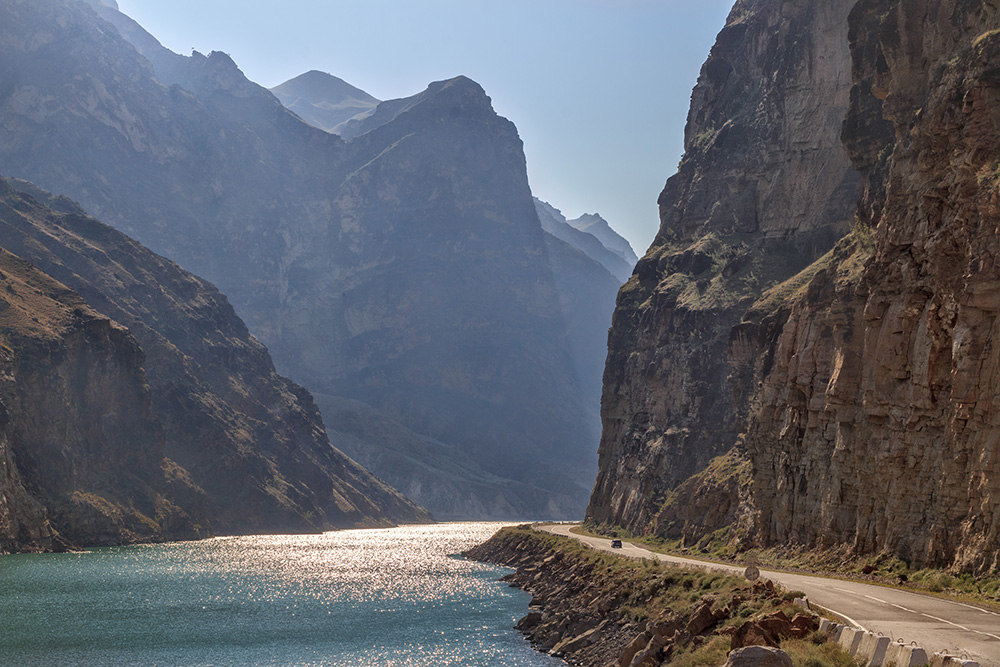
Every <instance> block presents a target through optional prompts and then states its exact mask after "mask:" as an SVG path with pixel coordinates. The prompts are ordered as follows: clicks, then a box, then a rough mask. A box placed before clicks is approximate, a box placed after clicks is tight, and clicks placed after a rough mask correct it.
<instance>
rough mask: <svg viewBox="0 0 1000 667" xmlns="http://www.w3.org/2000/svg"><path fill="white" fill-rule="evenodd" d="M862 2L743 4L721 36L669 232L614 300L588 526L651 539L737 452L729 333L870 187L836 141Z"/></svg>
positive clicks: (837, 232)
mask: <svg viewBox="0 0 1000 667" xmlns="http://www.w3.org/2000/svg"><path fill="white" fill-rule="evenodd" d="M852 4H853V3H852V2H850V1H849V0H836V1H834V2H826V3H814V2H807V1H805V0H797V1H780V0H754V1H748V0H741V1H740V2H738V3H737V4H736V6H735V7H734V8H733V10H732V12H731V14H730V16H729V19H728V21H727V24H726V27H725V28H724V29H723V30H722V32H721V33H720V34H719V37H718V40H717V42H716V44H715V46H714V48H713V49H712V53H711V55H710V56H709V59H708V61H707V62H706V63H705V65H704V67H703V68H702V72H701V76H700V77H699V79H698V84H697V86H696V87H695V89H694V93H693V95H692V104H691V111H690V113H689V115H688V123H687V128H686V130H685V155H684V158H683V160H682V161H681V164H680V167H679V170H678V173H677V174H676V175H675V176H673V177H672V178H671V179H670V180H669V181H668V182H667V184H666V187H665V189H664V190H663V193H662V194H661V195H660V199H659V204H660V220H661V227H660V231H659V234H658V235H657V237H656V239H655V240H654V242H653V244H652V246H651V247H650V249H649V251H648V252H647V253H646V256H645V257H643V258H642V259H641V260H640V261H639V264H638V265H637V267H636V270H635V273H634V275H633V276H632V278H631V279H630V280H629V281H628V282H627V283H626V284H625V286H624V287H623V288H622V290H621V291H620V293H619V295H618V301H617V308H616V311H615V314H614V321H613V325H612V330H611V334H610V337H609V352H608V362H607V366H606V369H605V375H604V396H603V401H602V421H603V425H604V430H603V436H602V439H601V445H600V467H599V472H598V477H597V483H596V486H595V488H594V492H593V495H592V497H591V502H590V506H589V509H588V513H587V515H588V518H589V519H591V520H592V521H595V522H597V523H609V524H616V525H623V526H626V527H629V528H632V529H636V530H643V529H644V528H645V527H647V526H648V525H649V524H650V521H651V520H652V519H653V517H655V516H656V515H657V514H658V513H659V512H660V510H661V508H662V506H663V504H664V502H666V500H667V499H668V496H669V495H670V494H671V491H672V490H673V489H675V488H676V487H677V486H678V485H680V484H681V483H682V482H683V481H684V480H685V479H687V478H688V477H690V476H691V475H692V474H694V473H696V472H698V471H700V470H702V469H703V468H704V467H705V466H706V465H707V464H708V462H709V461H710V460H711V459H712V458H714V457H716V456H718V455H721V454H723V453H725V452H726V451H728V450H729V449H730V448H732V447H733V445H734V444H735V443H736V440H737V436H738V434H739V433H740V432H741V431H742V430H743V424H744V421H745V418H746V414H747V407H748V406H747V403H746V399H745V398H744V399H743V400H738V399H737V398H736V397H734V392H733V391H732V389H731V388H730V385H729V366H728V365H727V349H728V345H729V336H730V331H731V330H732V328H733V327H734V326H736V325H737V324H739V322H740V320H741V318H742V317H743V314H744V313H745V312H746V310H747V308H748V307H749V306H750V305H751V304H752V303H753V302H754V301H755V300H756V299H757V298H758V297H759V296H760V295H761V294H762V293H763V292H764V290H766V289H768V288H769V287H771V286H773V285H775V284H776V283H780V282H781V281H783V280H785V279H787V278H789V277H790V276H792V275H794V274H795V273H797V272H798V271H800V270H802V269H803V268H804V267H806V266H807V265H809V264H810V263H811V262H812V261H813V260H815V259H817V258H818V257H820V256H822V255H823V254H824V253H825V252H826V251H828V250H829V249H830V248H831V247H832V246H833V244H834V243H835V241H836V240H837V239H838V238H839V237H840V236H842V235H843V234H844V233H845V232H846V231H847V229H848V227H849V222H850V220H851V218H852V217H853V214H854V208H855V202H856V200H857V196H858V194H859V192H860V189H861V185H860V177H859V175H858V174H857V172H856V171H855V170H854V169H853V168H852V166H851V164H850V162H849V160H848V158H847V155H846V153H845V152H844V150H843V149H842V148H841V146H840V127H841V122H842V119H843V117H844V114H845V112H846V110H847V107H848V104H849V101H850V91H851V66H850V62H851V61H850V52H849V49H848V43H847V14H848V11H849V10H850V7H851V5H852ZM739 381H740V379H739V378H737V382H739ZM746 393H748V392H744V394H746Z"/></svg>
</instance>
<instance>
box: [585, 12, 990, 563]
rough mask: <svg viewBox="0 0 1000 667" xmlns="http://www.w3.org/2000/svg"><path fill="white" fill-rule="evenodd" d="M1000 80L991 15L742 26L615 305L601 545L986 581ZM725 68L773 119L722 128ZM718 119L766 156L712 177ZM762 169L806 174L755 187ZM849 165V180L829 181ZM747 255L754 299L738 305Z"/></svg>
mask: <svg viewBox="0 0 1000 667" xmlns="http://www.w3.org/2000/svg"><path fill="white" fill-rule="evenodd" d="M834 5H836V7H837V8H836V9H834ZM765 17H770V20H769V21H763V19H764V18H765ZM779 17H783V18H782V20H780V21H779V20H778V18H779ZM803 19H810V20H803ZM785 30H792V31H793V32H791V33H787V32H784V31H785ZM782 35H785V36H786V41H784V42H782V41H781V36H782ZM734 36H739V37H740V39H735V38H734ZM775 42H776V43H779V44H782V43H783V44H785V45H786V46H787V47H788V48H787V50H786V51H784V52H782V56H783V57H782V59H780V60H769V59H768V54H769V53H770V52H769V51H767V50H760V48H759V47H760V46H761V45H764V44H769V43H775ZM748 45H753V46H755V47H758V50H747V49H748ZM817 45H826V46H827V50H825V51H823V50H822V49H820V50H819V51H817ZM837 45H839V46H837ZM737 47H739V48H737ZM820 53H826V55H827V56H828V58H827V59H824V58H822V57H820V56H819V54H820ZM726 54H728V56H727V58H724V56H726ZM734 54H739V55H740V56H742V57H743V58H745V59H746V60H748V61H751V63H752V64H743V62H742V60H740V59H737V58H736V57H735V56H734ZM997 62H1000V7H998V6H997V4H996V3H993V2H964V1H961V0H937V1H931V0H914V1H912V2H911V1H906V2H901V1H898V0H862V1H860V2H843V3H834V4H829V5H826V6H825V7H824V8H823V9H822V10H821V9H819V8H816V7H807V6H806V3H794V2H758V3H743V2H740V3H737V5H736V7H735V8H734V10H733V12H732V14H731V15H730V18H729V23H728V25H727V27H726V29H725V30H723V32H722V33H721V34H720V36H719V41H718V43H717V44H716V47H715V49H714V50H713V52H712V55H711V57H710V58H709V61H708V63H707V64H706V65H705V69H704V71H703V73H702V77H701V79H700V80H699V84H698V88H696V90H695V93H694V96H693V101H692V111H691V115H690V119H689V124H688V130H687V137H686V138H687V142H688V153H687V155H686V156H685V158H684V161H683V162H682V164H681V168H680V172H679V173H678V175H677V176H674V177H673V178H672V179H671V180H670V181H669V182H668V185H667V188H666V190H665V191H664V194H663V195H662V196H661V199H660V203H661V207H662V208H661V212H662V219H663V226H662V227H661V230H660V234H659V236H658V237H657V240H656V242H655V243H654V245H653V247H652V248H651V249H650V251H649V253H648V254H647V256H646V257H645V258H644V259H643V260H642V262H640V264H639V267H638V268H637V270H636V274H635V276H634V277H633V278H632V280H631V281H630V282H629V283H628V284H627V285H626V286H625V287H624V288H623V290H622V292H621V293H620V295H619V300H618V310H617V312H616V315H615V323H614V328H613V331H612V335H611V342H612V347H611V353H610V357H609V364H608V367H607V370H606V374H605V399H604V400H605V402H604V425H605V433H604V439H603V441H602V449H601V470H600V473H599V477H598V484H597V487H596V488H595V493H594V497H593V498H592V501H591V506H590V511H589V516H590V518H591V519H592V520H593V521H594V522H595V523H598V524H600V523H607V524H613V525H619V526H624V527H626V528H629V529H631V530H634V531H635V532H641V533H656V534H659V535H664V536H669V537H679V538H682V539H683V540H684V543H685V544H694V543H696V542H698V541H700V540H702V539H704V538H705V537H706V536H709V535H713V536H714V537H713V539H717V540H718V539H727V540H731V541H732V542H733V543H735V544H736V545H737V546H744V547H748V546H761V547H772V546H778V547H782V546H789V545H790V546H794V547H804V548H806V549H813V550H817V551H824V552H827V553H834V554H839V555H843V556H848V557H849V556H867V555H875V554H885V555H888V556H893V557H897V558H900V559H902V560H903V561H905V562H906V563H908V564H909V565H911V566H913V567H918V568H919V567H925V566H935V567H949V568H952V569H955V570H960V571H967V572H980V573H982V572H989V571H995V570H996V568H997V567H998V564H1000V563H998V560H997V559H998V546H1000V462H998V457H1000V449H998V446H1000V445H998V433H997V429H998V426H1000V421H998V420H1000V416H998V408H997V407H996V398H995V396H994V392H993V391H992V385H993V383H994V379H995V377H996V376H997V372H998V365H1000V356H998V354H1000V353H998V352H997V348H996V346H995V344H994V342H993V341H994V335H995V334H996V333H997V326H998V325H997V315H996V314H997V310H998V309H1000V290H998V288H997V285H998V284H1000V275H998V272H1000V268H998V267H997V263H996V257H997V256H998V252H1000V247H998V244H1000V241H998V236H1000V219H998V215H1000V149H998V148H997V147H998V146H1000V142H998V138H1000V111H998V109H1000V105H998V104H997V102H998V100H1000V69H998V67H997V65H996V63H997ZM720 63H722V64H720ZM725 63H737V64H739V65H741V66H742V67H743V69H744V70H745V71H753V72H754V73H755V75H756V78H755V79H753V80H755V81H756V80H759V81H762V82H764V83H763V84H762V85H763V86H764V88H763V90H765V91H766V93H767V94H763V93H762V94H761V95H760V96H759V97H753V96H751V95H748V94H746V93H745V92H742V93H740V94H737V95H735V96H734V97H733V99H732V101H731V103H729V105H728V106H727V100H728V99H729V98H727V97H726V95H725V94H724V93H726V92H729V93H732V92H733V91H734V90H737V87H736V86H735V85H734V84H730V83H729V81H730V80H729V79H725V81H726V85H725V86H723V87H722V88H721V91H722V92H721V93H720V92H719V88H718V86H714V87H713V86H712V85H710V84H711V82H712V81H713V80H716V79H718V77H719V76H720V75H719V74H718V72H732V71H737V70H736V65H730V67H729V68H728V69H727V68H726V67H723V64H725ZM823 63H826V67H823V66H821V64H823ZM832 63H836V65H832ZM833 71H836V72H837V73H838V76H837V77H835V78H831V77H830V73H831V72H833ZM729 76H730V77H732V76H733V75H732V74H731V73H730V74H729ZM848 76H849V80H850V82H851V83H850V85H847V79H846V78H845V77H848ZM713 77H714V78H713ZM739 80H740V79H736V80H735V81H739ZM834 80H835V81H836V82H837V85H831V82H832V81H834ZM820 82H825V85H824V86H823V87H822V89H820V88H810V86H818V84H819V83H820ZM824 91H825V93H824ZM834 93H835V94H834ZM799 94H803V95H805V97H803V98H801V99H800V103H799V104H794V103H792V104H789V103H787V101H788V100H794V99H797V98H796V96H797V95H799ZM806 100H808V101H809V104H805V101H806ZM778 101H782V105H781V106H780V108H781V109H782V110H783V111H784V113H770V114H769V113H768V110H769V109H773V108H774V105H775V104H776V102H778ZM803 105H805V106H803ZM810 105H817V106H810ZM807 108H808V109H812V110H813V112H814V113H812V114H806V115H801V114H799V113H788V112H790V111H792V112H794V111H796V110H799V111H801V110H803V109H807ZM820 108H822V109H823V110H824V111H825V112H827V114H826V115H824V116H823V117H822V118H821V117H820V116H819V115H817V114H818V112H819V109H820ZM714 114H721V117H722V118H729V117H732V118H735V119H739V118H744V117H749V118H753V119H755V120H756V121H758V122H759V125H758V126H756V127H757V128H758V130H759V135H758V136H759V137H760V138H761V141H760V143H759V144H755V145H759V146H760V147H761V151H762V152H761V153H760V154H759V155H758V154H756V153H754V152H752V151H748V150H745V149H742V144H736V145H733V146H731V147H730V148H729V150H728V151H727V152H726V153H725V154H724V155H725V157H726V158H728V161H723V160H722V158H721V156H720V158H719V159H718V160H716V161H715V162H713V161H712V160H711V152H710V151H706V150H705V149H704V148H703V147H702V145H701V143H700V142H708V145H709V146H711V145H712V142H717V141H724V140H725V139H726V137H727V136H728V135H727V132H729V133H734V135H735V136H736V137H744V138H745V137H747V136H750V135H749V134H748V131H747V130H746V129H745V127H746V126H745V125H744V126H741V125H739V124H738V123H737V122H735V121H728V122H727V123H724V124H723V125H721V126H720V125H718V124H715V123H711V122H708V121H706V120H705V119H707V118H711V117H713V115H714ZM741 114H742V115H741ZM795 119H798V120H801V121H805V122H802V123H801V124H796V123H791V122H790V121H792V120H795ZM720 127H721V129H719V128H720ZM751 127H753V126H751ZM716 130H718V131H717V132H716ZM737 130H739V131H737ZM764 139H766V141H764ZM805 147H811V150H809V151H807V152H801V153H797V152H795V151H792V153H791V155H793V156H795V155H798V156H799V157H800V158H801V161H800V162H798V163H796V162H794V161H793V160H792V158H791V157H789V151H790V150H792V148H798V149H803V148H805ZM761 155H762V156H766V158H768V159H770V160H774V161H775V162H774V164H777V165H784V164H786V163H787V164H795V165H796V167H795V169H794V170H790V171H788V172H783V171H782V170H780V169H777V168H774V169H773V170H772V171H771V172H770V173H769V176H770V177H769V178H766V179H763V180H762V182H759V183H754V182H753V181H752V180H748V179H749V176H748V175H752V174H757V173H759V171H758V170H759V168H760V164H761V159H762V158H761V157H760V156H761ZM847 160H849V161H850V167H847V166H844V165H845V161H847ZM764 164H768V163H767V162H766V161H765V162H764ZM720 165H721V166H720ZM834 165H840V166H839V167H838V169H839V171H838V172H837V173H840V174H841V175H843V176H844V177H845V178H844V180H842V181H838V180H837V179H836V178H829V179H826V178H823V175H824V174H830V171H829V170H830V169H831V168H832V166H834ZM723 167H725V168H726V169H728V170H729V177H728V179H727V178H726V177H725V172H723V174H722V175H721V176H720V175H719V170H720V169H722V168H723ZM710 169H714V171H711V170H710ZM702 171H704V172H705V173H706V174H711V175H712V178H710V179H708V178H702V179H699V178H697V177H696V174H698V173H700V172H702ZM852 175H857V180H855V178H854V176H852ZM835 182H836V183H840V184H841V186H840V187H837V188H831V187H824V185H823V184H824V183H825V184H827V185H831V184H833V183H835ZM848 184H849V185H848ZM699 193H703V194H700V195H699ZM696 195H697V196H696ZM767 195H771V196H770V197H768V196H767ZM807 198H811V200H810V201H809V203H808V204H805V201H806V199H807ZM824 221H825V223H824ZM727 230H728V231H727ZM848 230H849V231H848ZM735 231H739V232H740V235H738V236H737V235H736V234H735ZM845 232H847V233H845ZM727 233H728V236H727V235H726V234H727ZM838 235H839V236H841V237H842V238H840V240H839V241H837V242H836V243H834V241H836V240H837V237H838ZM734 239H739V241H740V243H742V244H743V245H737V244H736V243H735V240H734ZM743 247H746V248H749V249H751V251H750V252H748V253H747V254H746V255H745V256H746V257H747V258H748V259H747V260H741V261H749V262H754V261H756V262H757V264H756V265H754V268H753V272H754V278H755V281H756V282H755V283H754V285H755V286H756V287H757V288H759V289H757V290H750V289H747V288H746V287H745V284H746V281H745V280H744V286H743V287H740V286H734V285H733V283H732V282H730V283H728V284H726V283H725V282H724V281H725V280H726V279H727V277H728V276H738V275H739V270H740V267H741V266H743V264H740V263H737V264H735V265H732V264H731V263H732V262H733V260H734V258H736V259H738V258H741V257H743V256H744V255H741V254H740V253H739V251H738V250H737V249H739V248H743ZM790 257H794V258H795V259H794V260H793V259H790ZM807 257H808V258H809V262H811V263H808V262H803V263H802V264H800V265H798V266H795V262H796V261H800V260H805V259H806V258H807ZM727 262H729V264H727ZM807 263H808V266H806V264H807ZM790 269H794V270H790ZM782 274H784V276H782ZM762 276H764V277H767V278H770V279H773V280H770V281H768V280H762V279H761V277H762ZM723 286H725V287H726V289H719V288H721V287H723ZM713 289H714V290H715V291H714V292H713ZM708 305H711V306H712V307H711V308H709V307H707V306H708ZM696 315H697V316H698V317H696ZM727 450H728V451H727ZM723 452H726V455H725V456H724V457H719V458H716V459H714V460H713V461H711V463H708V459H709V458H710V457H712V456H715V455H718V454H722V453H723ZM720 529H727V530H725V531H723V530H720Z"/></svg>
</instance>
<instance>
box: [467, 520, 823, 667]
mask: <svg viewBox="0 0 1000 667" xmlns="http://www.w3.org/2000/svg"><path fill="white" fill-rule="evenodd" d="M464 555H465V556H466V557H468V558H472V559H474V560H479V561H484V562H489V563H494V564H498V565H504V566H507V567H512V568H515V569H516V572H514V573H513V574H510V575H508V576H506V577H504V581H507V582H508V583H510V584H511V585H512V586H516V587H518V588H521V589H523V590H525V591H528V592H529V593H531V594H532V596H533V599H532V601H531V605H530V607H529V610H528V613H527V615H526V616H524V618H522V619H521V620H520V621H519V622H518V624H517V627H518V629H519V630H521V631H522V632H523V633H524V634H525V635H526V637H527V638H528V640H529V641H531V643H532V644H533V645H534V646H535V647H536V648H537V649H538V650H540V651H544V652H547V653H550V654H552V655H554V656H556V657H560V658H563V659H564V660H566V662H568V663H569V664H572V665H581V666H585V667H605V666H608V665H619V666H621V667H657V666H659V665H663V664H670V663H675V662H677V663H681V662H683V663H687V662H689V661H691V660H694V661H695V662H697V664H717V665H722V664H723V663H725V662H726V655H727V653H728V652H729V651H730V650H731V649H734V648H740V647H744V646H751V645H764V646H773V647H778V646H780V647H781V648H782V649H783V650H785V651H786V652H788V653H789V654H791V655H792V656H793V658H795V657H797V656H798V657H801V658H802V659H803V660H805V659H808V658H809V657H815V658H816V659H817V660H818V663H817V664H821V665H822V664H830V665H833V664H837V662H836V660H835V657H841V656H839V649H838V648H837V647H836V646H835V645H834V644H833V643H830V642H826V641H825V636H824V635H822V634H820V633H817V632H815V630H816V629H817V628H818V622H819V621H818V619H817V618H816V617H815V616H813V615H811V614H808V613H799V611H800V610H797V608H796V607H794V606H793V605H792V604H791V600H792V599H793V598H794V594H793V593H787V592H783V591H781V590H779V589H776V588H775V587H774V586H773V585H772V584H771V583H770V582H757V583H755V584H750V583H749V582H747V581H745V580H743V579H741V578H738V577H731V576H725V575H722V574H719V573H717V572H708V571H701V570H682V569H678V568H674V567H669V566H667V565H665V564H663V563H659V562H654V561H651V560H650V561H636V560H629V559H626V558H621V557H618V556H616V555H613V554H602V553H599V552H596V551H593V550H590V549H588V548H586V547H584V546H582V545H580V544H578V543H576V542H575V541H572V540H567V539H564V538H560V537H557V536H554V535H549V534H545V533H539V532H537V531H534V530H532V529H531V528H530V527H528V526H521V527H517V528H508V529H504V530H502V531H500V532H499V533H497V534H496V535H495V536H494V537H493V538H491V539H490V540H489V541H488V542H486V543H485V544H483V545H481V546H478V547H476V548H474V549H472V550H470V551H468V552H466V553H465V554H464ZM682 656H687V657H685V658H683V659H682Z"/></svg>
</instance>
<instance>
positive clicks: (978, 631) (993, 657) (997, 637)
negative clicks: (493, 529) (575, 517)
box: [539, 524, 1000, 667]
mask: <svg viewBox="0 0 1000 667" xmlns="http://www.w3.org/2000/svg"><path fill="white" fill-rule="evenodd" d="M574 527H575V524H574V525H568V524H559V525H550V526H539V529H540V530H545V531H548V532H550V533H554V534H556V535H562V536H564V537H572V538H574V539H577V540H579V541H581V542H583V543H584V544H587V545H589V546H590V547H592V548H594V549H599V550H601V551H609V552H613V553H620V554H622V555H624V556H631V557H633V558H657V559H659V560H661V561H665V562H668V563H674V564H678V565H685V566H694V567H708V568H712V569H717V570H722V571H727V572H735V573H738V574H742V573H743V569H744V568H742V567H734V566H731V565H723V564H720V563H707V562H705V561H700V560H692V559H688V558H678V557H676V556H667V555H665V554H658V553H653V552H651V551H648V550H647V549H644V548H642V547H639V546H636V545H634V544H630V543H628V542H625V543H624V545H623V548H621V549H612V548H611V540H606V539H602V538H599V537H586V536H583V535H577V534H575V533H571V532H570V529H571V528H574ZM760 572H761V577H762V578H766V579H771V580H773V581H774V582H776V583H779V584H781V585H782V586H784V587H785V588H786V589H789V590H793V591H802V592H803V593H805V594H806V597H808V598H809V602H810V603H811V604H814V605H820V606H822V607H824V608H826V609H828V610H830V611H831V612H833V613H834V614H836V615H838V616H840V617H841V618H844V619H846V620H848V621H849V622H851V623H853V624H854V625H856V626H858V627H861V628H864V629H865V630H869V631H871V632H875V633H881V634H883V635H886V636H889V637H892V638H893V639H898V638H900V637H901V638H903V640H904V641H905V642H906V643H907V644H908V643H910V642H911V641H913V642H916V644H917V645H918V646H921V647H923V648H924V650H926V651H927V652H928V654H931V653H934V652H937V651H947V652H948V653H949V654H951V655H956V656H960V657H967V658H968V659H971V660H975V661H977V662H978V663H979V664H980V665H981V666H982V667H1000V614H998V613H997V612H994V611H990V610H988V609H980V608H979V607H975V606H972V605H968V604H963V603H961V602H953V601H951V600H943V599H941V598H936V597H931V596H929V595H921V594H919V593H911V592H909V591H901V590H897V589H894V588H886V587H883V586H873V585H871V584H861V583H857V582H852V581H841V580H839V579H825V578H823V577H817V576H811V575H803V574H788V573H786V572H772V571H769V570H761V571H760Z"/></svg>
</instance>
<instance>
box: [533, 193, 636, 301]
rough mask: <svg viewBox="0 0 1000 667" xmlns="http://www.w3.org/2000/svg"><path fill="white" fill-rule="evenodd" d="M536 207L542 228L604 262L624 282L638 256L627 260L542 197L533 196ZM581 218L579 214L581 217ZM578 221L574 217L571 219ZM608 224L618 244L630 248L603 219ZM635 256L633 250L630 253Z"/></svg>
mask: <svg viewBox="0 0 1000 667" xmlns="http://www.w3.org/2000/svg"><path fill="white" fill-rule="evenodd" d="M534 201H535V210H536V211H537V212H538V219H539V220H540V221H541V223H542V229H544V230H545V231H547V232H548V233H549V234H552V235H553V236H555V237H556V238H558V239H560V240H561V241H564V242H566V243H568V244H570V245H571V246H573V247H574V248H576V249H577V250H579V251H580V252H582V253H583V254H585V255H587V257H590V258H591V259H592V260H594V261H595V262H597V263H598V264H600V265H601V266H603V267H604V268H605V269H607V270H608V272H610V273H611V274H612V275H613V276H614V277H615V278H616V279H617V280H618V283H619V284H621V283H624V282H625V281H626V280H628V279H629V276H631V275H632V269H633V267H634V266H635V262H636V261H638V260H637V259H633V260H632V261H631V262H629V261H627V260H626V259H625V258H624V257H623V256H622V255H621V254H619V253H618V252H617V251H615V250H612V249H611V248H609V247H607V246H606V245H605V244H604V242H603V241H601V240H600V239H598V238H597V237H596V236H594V235H593V234H591V233H590V232H586V231H581V230H580V229H577V228H576V227H575V226H573V224H572V223H570V222H569V221H567V220H566V216H564V215H563V214H562V211H560V210H559V209H557V208H555V207H554V206H552V205H551V204H548V203H546V202H543V201H542V200H541V199H538V198H537V197H536V198H535V200H534ZM593 217H596V218H597V219H598V220H600V221H601V222H604V219H603V218H601V217H600V216H593ZM581 219H582V218H581ZM574 222H577V221H574ZM604 224H605V226H606V227H607V231H608V232H610V234H611V235H613V237H614V238H617V239H618V240H619V241H620V242H619V243H617V244H616V245H619V246H620V245H621V243H624V244H625V246H626V247H628V248H629V251H631V249H632V248H631V246H629V245H628V241H626V240H625V239H623V238H621V237H620V236H618V235H617V234H616V233H615V232H614V230H612V229H611V227H610V226H608V225H607V223H606V222H604ZM632 256H633V257H635V254H634V253H633V254H632Z"/></svg>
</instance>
